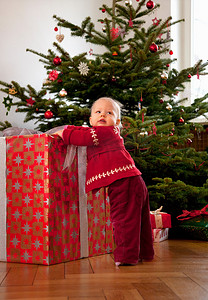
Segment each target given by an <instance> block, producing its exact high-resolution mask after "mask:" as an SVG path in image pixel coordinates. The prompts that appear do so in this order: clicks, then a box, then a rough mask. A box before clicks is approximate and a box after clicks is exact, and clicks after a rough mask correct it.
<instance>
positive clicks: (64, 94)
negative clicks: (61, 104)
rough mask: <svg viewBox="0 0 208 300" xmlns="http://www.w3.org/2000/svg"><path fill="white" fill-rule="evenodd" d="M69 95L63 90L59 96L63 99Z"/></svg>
mask: <svg viewBox="0 0 208 300" xmlns="http://www.w3.org/2000/svg"><path fill="white" fill-rule="evenodd" d="M66 95H67V91H66V90H65V89H62V90H61V91H60V92H59V96H61V97H65V96H66Z"/></svg>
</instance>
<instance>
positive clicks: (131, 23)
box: [129, 19, 134, 27]
mask: <svg viewBox="0 0 208 300" xmlns="http://www.w3.org/2000/svg"><path fill="white" fill-rule="evenodd" d="M133 24H134V23H133V21H132V19H130V20H129V27H133Z"/></svg>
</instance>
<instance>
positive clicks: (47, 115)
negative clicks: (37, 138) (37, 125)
mask: <svg viewBox="0 0 208 300" xmlns="http://www.w3.org/2000/svg"><path fill="white" fill-rule="evenodd" d="M44 117H45V118H46V119H51V118H53V113H52V111H50V110H47V111H46V112H45V114H44Z"/></svg>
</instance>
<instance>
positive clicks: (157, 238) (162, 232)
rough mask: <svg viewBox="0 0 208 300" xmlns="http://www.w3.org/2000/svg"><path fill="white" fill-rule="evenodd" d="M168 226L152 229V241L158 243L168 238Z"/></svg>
mask: <svg viewBox="0 0 208 300" xmlns="http://www.w3.org/2000/svg"><path fill="white" fill-rule="evenodd" d="M168 232H169V228H164V229H152V235H153V242H154V243H159V242H162V241H165V240H167V239H168Z"/></svg>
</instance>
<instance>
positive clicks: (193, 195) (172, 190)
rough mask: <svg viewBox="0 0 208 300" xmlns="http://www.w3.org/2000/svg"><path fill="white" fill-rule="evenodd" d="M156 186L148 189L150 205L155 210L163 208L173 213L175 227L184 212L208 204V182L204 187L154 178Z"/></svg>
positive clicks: (169, 179)
mask: <svg viewBox="0 0 208 300" xmlns="http://www.w3.org/2000/svg"><path fill="white" fill-rule="evenodd" d="M153 181H155V182H156V184H154V185H151V186H149V187H148V189H149V194H150V199H152V200H151V202H150V205H151V207H152V208H153V210H154V209H157V208H158V205H159V206H163V211H165V212H171V214H172V221H173V225H174V224H176V217H177V216H178V215H180V214H181V213H182V210H199V209H201V208H202V207H204V206H205V205H206V204H207V202H208V180H207V181H206V182H205V183H204V184H203V186H202V187H197V186H192V185H190V184H185V183H184V182H183V181H181V180H177V181H173V180H172V179H171V178H168V177H167V178H164V179H161V178H153Z"/></svg>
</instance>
